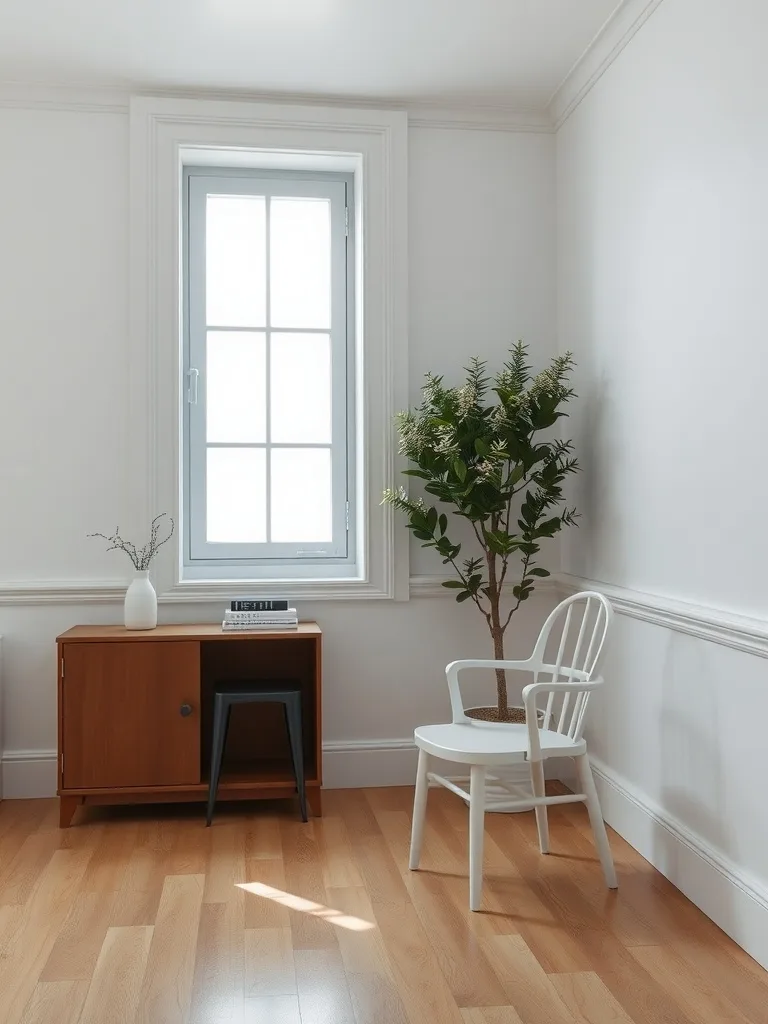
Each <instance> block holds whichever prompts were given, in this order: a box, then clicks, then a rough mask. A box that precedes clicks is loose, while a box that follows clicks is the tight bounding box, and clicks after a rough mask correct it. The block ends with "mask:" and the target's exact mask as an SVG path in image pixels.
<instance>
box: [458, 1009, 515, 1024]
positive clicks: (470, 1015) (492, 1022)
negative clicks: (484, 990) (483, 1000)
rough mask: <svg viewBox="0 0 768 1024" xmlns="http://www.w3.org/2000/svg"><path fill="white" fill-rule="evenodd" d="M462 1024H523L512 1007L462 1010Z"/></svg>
mask: <svg viewBox="0 0 768 1024" xmlns="http://www.w3.org/2000/svg"><path fill="white" fill-rule="evenodd" d="M461 1012H462V1015H463V1017H464V1024H523V1021H522V1020H521V1019H520V1015H519V1014H518V1012H517V1010H516V1009H515V1008H514V1006H477V1007H468V1008H465V1009H463V1010H462V1011H461Z"/></svg>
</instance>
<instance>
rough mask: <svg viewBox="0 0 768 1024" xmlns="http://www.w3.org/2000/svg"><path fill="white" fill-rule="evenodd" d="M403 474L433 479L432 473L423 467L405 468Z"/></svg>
mask: <svg viewBox="0 0 768 1024" xmlns="http://www.w3.org/2000/svg"><path fill="white" fill-rule="evenodd" d="M403 476H418V477H420V478H421V479H422V480H431V479H432V474H431V473H427V472H425V470H423V469H404V470H403Z"/></svg>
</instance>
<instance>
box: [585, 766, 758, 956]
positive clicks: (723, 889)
mask: <svg viewBox="0 0 768 1024" xmlns="http://www.w3.org/2000/svg"><path fill="white" fill-rule="evenodd" d="M590 760H591V762H592V768H593V771H594V775H595V783H596V785H597V788H598V792H599V794H600V802H601V804H602V808H603V814H604V816H605V820H606V821H607V822H608V824H609V825H610V826H611V827H612V828H613V829H615V830H616V831H617V832H618V833H619V835H621V836H623V838H624V839H626V841H627V842H628V843H629V844H630V845H631V846H633V847H634V848H635V849H636V850H637V851H638V852H639V853H640V854H641V855H642V856H643V857H645V859H646V860H647V861H649V862H650V863H651V864H653V866H654V867H655V868H656V869H657V870H658V871H660V872H661V873H662V874H663V875H664V876H665V877H666V878H668V879H669V880H670V882H672V883H673V885H675V886H677V888H678V889H680V891H681V892H683V893H684V894H685V895H686V896H687V897H688V899H689V900H691V901H692V902H693V903H695V904H696V906H697V907H699V908H700V909H701V910H702V911H703V912H704V913H705V914H706V915H707V916H708V917H710V918H711V919H712V920H713V921H714V922H715V924H717V925H719V927H720V928H722V929H723V931H724V932H725V933H726V934H727V935H730V937H731V938H732V939H733V940H734V942H737V943H738V944H739V945H740V946H741V947H742V948H743V949H745V950H746V951H747V953H749V955H750V956H752V957H754V959H755V960H757V962H758V963H759V964H761V966H763V967H765V968H766V969H768V889H766V888H765V886H764V885H762V884H761V882H760V881H759V880H758V879H756V878H754V877H752V876H750V875H748V874H747V873H746V872H745V871H743V870H742V868H740V867H739V866H738V865H737V864H736V863H734V861H732V860H731V859H730V858H729V857H727V856H726V855H725V854H723V853H721V852H720V851H718V850H716V849H715V848H714V847H712V846H711V845H710V844H709V843H708V842H707V841H706V840H705V839H703V838H702V837H701V836H699V835H697V834H696V833H695V832H692V831H691V830H690V829H688V828H687V827H686V826H685V825H684V824H683V823H682V822H681V821H678V820H677V819H676V818H675V817H674V816H673V815H671V814H669V813H668V812H667V811H665V810H664V809H663V808H662V807H660V806H659V805H658V804H656V803H655V801H653V800H651V799H650V798H649V797H647V796H646V795H645V794H644V793H641V792H640V791H639V790H638V789H637V788H636V787H635V786H633V785H632V784H631V783H630V782H628V781H627V780H626V779H623V778H622V777H621V776H620V775H618V773H616V772H614V771H613V770H612V769H611V768H609V767H608V766H607V765H605V764H603V763H602V762H601V761H600V760H599V759H598V758H595V757H592V756H591V755H590Z"/></svg>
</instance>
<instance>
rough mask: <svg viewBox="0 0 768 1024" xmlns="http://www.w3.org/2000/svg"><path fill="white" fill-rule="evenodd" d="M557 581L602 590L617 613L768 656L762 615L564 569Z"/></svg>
mask: <svg viewBox="0 0 768 1024" xmlns="http://www.w3.org/2000/svg"><path fill="white" fill-rule="evenodd" d="M557 582H558V585H559V587H560V588H561V590H563V591H564V592H567V593H577V592H578V591H581V590H596V591H598V593H601V594H604V595H605V597H607V598H608V600H609V601H610V602H611V604H612V605H613V607H614V609H615V610H616V611H617V612H618V613H619V615H626V616H628V617H629V618H631V619H638V620H639V621H640V622H650V623H652V624H653V625H654V626H663V627H665V628H666V629H672V630H674V631H675V632H676V633H687V634H688V635H689V636H695V637H698V638H699V639H700V640H709V641H710V642H711V643H715V644H720V645H721V646H723V647H730V648H732V649H733V650H736V651H744V652H745V653H746V654H754V655H757V657H759V658H768V621H766V620H764V619H755V618H751V617H749V616H746V615H738V614H736V613H734V612H730V611H726V610H724V609H719V608H710V607H709V606H707V605H698V604H691V603H689V602H687V601H678V600H676V599H674V598H669V597H664V596H662V595H660V594H645V593H642V592H641V591H638V590H629V589H628V588H626V587H619V586H616V585H615V584H612V583H602V582H600V581H598V580H590V579H584V577H582V576H571V575H569V574H567V573H562V574H560V575H559V576H558V578H557Z"/></svg>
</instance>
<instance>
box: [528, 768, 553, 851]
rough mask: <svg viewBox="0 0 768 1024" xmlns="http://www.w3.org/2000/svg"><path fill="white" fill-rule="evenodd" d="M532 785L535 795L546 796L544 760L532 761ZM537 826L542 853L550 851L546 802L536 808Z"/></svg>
mask: <svg viewBox="0 0 768 1024" xmlns="http://www.w3.org/2000/svg"><path fill="white" fill-rule="evenodd" d="M531 787H532V789H533V795H534V796H546V795H547V791H546V789H545V786H544V762H543V761H531ZM535 811H536V828H537V830H538V833H539V849H540V850H541V852H542V853H549V822H548V821H547V808H546V806H545V805H544V804H542V805H540V806H539V807H536V808H535Z"/></svg>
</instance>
